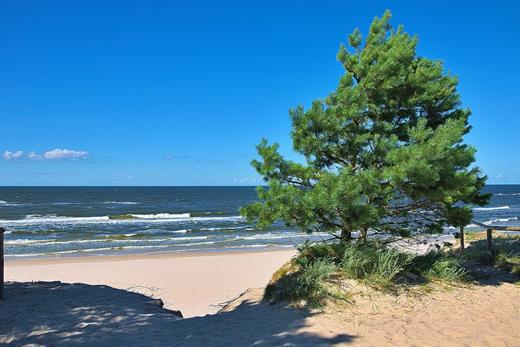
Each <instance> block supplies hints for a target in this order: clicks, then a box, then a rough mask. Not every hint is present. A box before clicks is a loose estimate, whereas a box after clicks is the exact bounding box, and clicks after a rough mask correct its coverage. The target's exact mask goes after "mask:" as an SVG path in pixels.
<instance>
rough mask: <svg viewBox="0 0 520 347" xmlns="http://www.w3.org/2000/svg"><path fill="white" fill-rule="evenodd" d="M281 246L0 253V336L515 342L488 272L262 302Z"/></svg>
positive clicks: (282, 254) (268, 342) (107, 340)
mask: <svg viewBox="0 0 520 347" xmlns="http://www.w3.org/2000/svg"><path fill="white" fill-rule="evenodd" d="M293 254H294V251H287V250H285V251H283V250H282V251H265V252H254V253H249V252H248V253H246V252H235V253H212V254H183V255H175V254H163V255H136V256H121V257H119V256H118V257H81V258H80V257H78V258H61V259H25V260H15V261H13V260H9V261H7V265H6V278H7V280H8V281H17V282H8V283H7V285H6V293H5V294H6V299H5V300H4V301H2V302H0V310H1V311H2V312H3V315H2V316H0V343H3V344H7V345H13V346H19V345H35V346H39V345H43V346H46V345H93V344H95V345H103V346H105V345H106V346H114V345H126V346H134V345H157V346H160V345H171V346H252V345H255V346H350V345H354V346H405V345H406V346H445V345H450V346H518V344H519V342H520V333H519V331H518V327H519V326H520V316H519V315H518V313H519V312H520V288H519V287H518V286H517V285H514V284H510V283H507V282H506V281H504V280H503V279H502V278H500V277H497V276H494V275H493V276H491V277H489V279H488V280H486V281H483V282H482V281H481V282H479V283H475V284H472V285H467V286H456V287H451V286H448V287H440V286H438V287H434V288H432V290H431V291H429V290H428V291H424V290H423V291H418V292H406V293H401V294H399V295H391V294H383V293H381V292H377V291H374V290H371V289H369V288H366V287H363V286H360V285H356V284H354V283H353V284H352V286H351V287H350V289H349V291H350V293H352V295H353V296H352V302H351V303H349V304H345V305H340V306H338V307H332V308H326V309H325V310H324V311H313V310H308V309H296V308H291V307H287V306H286V305H284V304H277V305H270V304H268V303H265V302H262V301H261V298H262V293H263V287H264V286H265V284H266V283H267V282H268V280H269V278H270V276H271V274H272V272H274V271H275V270H276V269H277V268H278V267H279V266H280V265H282V264H283V263H284V262H286V261H287V260H288V259H289V258H290V257H291V256H292V255H293ZM31 281H54V282H31ZM56 281H61V282H56ZM67 282H68V283H67ZM77 282H81V283H77ZM134 292H137V293H134ZM138 293H143V294H145V295H141V294H138ZM150 295H151V296H152V297H153V298H161V299H162V300H164V302H165V308H166V309H170V310H181V311H182V313H183V314H184V317H185V318H184V319H180V318H178V317H177V316H175V315H174V314H172V313H171V312H169V311H168V310H165V309H163V308H161V307H160V306H159V305H158V304H157V302H156V301H155V300H152V299H151V298H150V297H149V296H150Z"/></svg>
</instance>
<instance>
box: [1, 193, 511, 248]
mask: <svg viewBox="0 0 520 347" xmlns="http://www.w3.org/2000/svg"><path fill="white" fill-rule="evenodd" d="M486 191H489V192H492V193H493V198H492V200H491V202H490V205H489V206H487V207H485V208H479V209H475V219H477V220H479V221H481V222H488V223H493V224H501V225H514V224H519V221H518V219H519V217H520V185H510V186H487V187H486ZM255 199H256V192H255V189H254V188H253V187H0V226H2V227H4V228H6V230H7V233H6V236H5V238H6V242H5V245H6V246H5V248H6V254H7V256H13V257H21V256H44V255H54V256H58V255H74V254H121V253H135V252H182V251H197V250H200V251H212V250H225V249H255V248H264V247H273V246H276V247H284V246H286V247H291V246H295V245H297V244H300V243H302V242H303V241H305V240H306V239H308V238H309V236H308V235H306V234H304V233H302V232H299V231H297V230H289V229H287V228H285V227H284V226H283V225H281V224H280V225H275V226H273V227H271V228H269V229H268V230H257V229H255V228H254V226H252V225H249V224H247V223H246V221H245V220H244V219H243V218H241V217H240V216H239V214H238V210H239V208H240V206H243V205H245V204H247V203H250V202H252V201H254V200H255ZM447 230H449V228H447ZM323 236H324V235H314V236H312V238H313V239H317V238H318V239H319V238H321V237H323Z"/></svg>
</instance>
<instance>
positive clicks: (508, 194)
mask: <svg viewBox="0 0 520 347" xmlns="http://www.w3.org/2000/svg"><path fill="white" fill-rule="evenodd" d="M493 195H498V196H516V195H520V193H497V194H493Z"/></svg>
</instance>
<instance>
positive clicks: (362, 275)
mask: <svg viewBox="0 0 520 347" xmlns="http://www.w3.org/2000/svg"><path fill="white" fill-rule="evenodd" d="M412 258H413V257H412V256H411V255H409V254H406V253H402V252H399V251H397V250H394V249H391V248H378V247H377V246H376V245H375V244H373V243H362V244H351V245H348V246H347V247H345V250H344V253H343V256H342V258H341V265H340V268H341V270H342V272H343V274H344V275H345V276H346V277H348V278H353V279H358V280H364V281H366V282H367V283H370V284H371V285H373V286H377V287H382V288H390V287H391V286H393V285H394V284H395V282H396V280H397V277H398V276H399V275H400V274H401V273H402V272H403V271H404V270H405V269H406V268H407V267H408V266H409V264H410V263H411V261H412Z"/></svg>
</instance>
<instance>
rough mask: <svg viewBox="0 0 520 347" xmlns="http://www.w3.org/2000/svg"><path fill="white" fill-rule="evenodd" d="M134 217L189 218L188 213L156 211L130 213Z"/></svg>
mask: <svg viewBox="0 0 520 347" xmlns="http://www.w3.org/2000/svg"><path fill="white" fill-rule="evenodd" d="M130 215H131V216H133V217H134V218H138V219H179V218H190V217H191V216H190V214H189V213H177V214H173V213H156V214H133V213H131V214H130Z"/></svg>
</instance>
